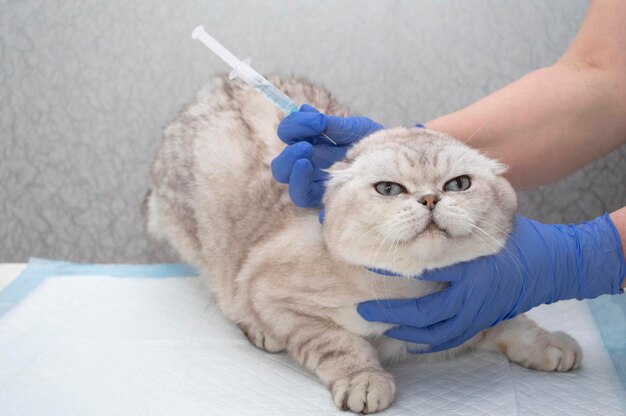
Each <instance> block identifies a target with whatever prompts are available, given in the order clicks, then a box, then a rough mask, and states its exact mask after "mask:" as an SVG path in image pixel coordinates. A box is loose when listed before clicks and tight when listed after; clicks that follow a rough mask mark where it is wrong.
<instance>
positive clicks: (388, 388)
mask: <svg viewBox="0 0 626 416" xmlns="http://www.w3.org/2000/svg"><path fill="white" fill-rule="evenodd" d="M331 392H332V394H333V401H334V402H335V405H336V406H337V407H338V408H340V409H341V410H351V411H353V412H357V413H363V414H367V413H376V412H379V411H381V410H384V409H386V408H387V407H388V406H389V405H390V404H391V402H392V400H393V398H394V396H395V393H396V385H395V383H394V381H393V377H392V376H391V374H389V373H387V372H385V371H382V370H364V371H360V372H358V373H355V374H353V375H350V376H348V377H345V378H342V379H339V380H337V381H336V382H334V383H333V385H332V386H331Z"/></svg>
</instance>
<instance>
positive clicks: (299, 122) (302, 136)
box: [278, 107, 326, 144]
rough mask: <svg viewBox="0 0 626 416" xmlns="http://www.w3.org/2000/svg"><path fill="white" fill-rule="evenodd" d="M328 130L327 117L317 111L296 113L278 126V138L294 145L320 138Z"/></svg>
mask: <svg viewBox="0 0 626 416" xmlns="http://www.w3.org/2000/svg"><path fill="white" fill-rule="evenodd" d="M311 108H312V107H311ZM325 129H326V116H325V115H324V114H322V113H320V112H316V111H308V110H307V111H295V112H293V113H291V114H289V115H288V116H287V117H285V118H284V119H283V120H282V121H281V122H280V124H279V125H278V137H280V139H281V140H282V141H283V142H285V143H287V144H293V143H296V142H300V141H303V140H306V139H309V138H314V137H317V136H319V134H320V133H322V132H323V131H324V130H325Z"/></svg>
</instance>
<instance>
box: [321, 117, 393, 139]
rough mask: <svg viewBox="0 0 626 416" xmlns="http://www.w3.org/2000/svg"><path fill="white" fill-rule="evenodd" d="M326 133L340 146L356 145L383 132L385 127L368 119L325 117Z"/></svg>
mask: <svg viewBox="0 0 626 416" xmlns="http://www.w3.org/2000/svg"><path fill="white" fill-rule="evenodd" d="M324 117H325V119H326V120H325V121H326V126H325V127H326V129H325V130H324V133H326V134H327V135H328V136H329V137H330V138H331V139H333V140H334V141H335V142H336V143H337V144H339V145H342V144H343V145H345V144H351V143H354V142H356V141H358V140H360V139H362V138H363V137H365V136H367V135H369V134H371V133H374V132H375V131H378V130H382V129H383V126H382V125H380V124H378V123H376V122H375V121H372V120H370V119H369V118H367V117H336V116H324Z"/></svg>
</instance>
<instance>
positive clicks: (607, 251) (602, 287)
mask: <svg viewBox="0 0 626 416" xmlns="http://www.w3.org/2000/svg"><path fill="white" fill-rule="evenodd" d="M555 227H557V228H556V229H555V230H556V231H557V232H558V233H560V235H561V237H560V238H561V241H560V244H558V245H556V246H555V247H554V248H555V249H556V250H558V252H553V253H552V255H553V256H554V258H556V259H557V261H556V262H555V264H554V266H555V269H554V272H555V283H556V284H555V292H554V293H553V296H552V297H553V299H551V301H552V302H554V301H557V300H564V299H572V298H576V299H591V298H595V297H598V296H600V295H604V294H618V293H621V288H620V286H621V283H622V280H623V279H624V273H626V265H625V264H624V255H623V253H622V245H621V241H620V238H619V235H618V233H617V230H616V228H615V225H614V224H613V222H612V221H611V219H610V217H609V215H608V214H604V215H602V216H600V217H598V218H596V219H594V220H592V221H589V222H583V223H581V224H576V225H573V224H570V225H557V226H555Z"/></svg>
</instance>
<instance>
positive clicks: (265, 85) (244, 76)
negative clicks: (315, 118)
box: [191, 26, 337, 146]
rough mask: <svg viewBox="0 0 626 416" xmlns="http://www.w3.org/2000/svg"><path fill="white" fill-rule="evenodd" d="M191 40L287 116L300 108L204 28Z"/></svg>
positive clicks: (323, 134)
mask: <svg viewBox="0 0 626 416" xmlns="http://www.w3.org/2000/svg"><path fill="white" fill-rule="evenodd" d="M191 38H192V39H197V40H199V41H200V42H202V43H203V44H204V45H205V46H206V47H207V48H209V49H211V50H212V51H213V52H214V53H215V54H216V55H217V56H219V57H220V58H222V59H223V60H224V61H225V62H226V63H227V64H228V65H230V67H231V68H232V69H233V70H232V71H230V75H229V78H230V79H234V78H240V79H241V80H242V81H244V82H245V83H246V84H248V85H250V86H251V87H252V88H254V89H255V90H257V91H258V92H260V93H261V94H263V96H264V97H265V98H267V99H268V100H269V101H270V102H271V103H272V104H274V105H275V106H276V107H278V108H280V109H281V110H283V111H284V112H285V114H291V113H293V112H294V111H298V106H297V105H296V103H294V102H293V100H292V99H291V98H289V97H288V96H287V95H285V93H283V92H282V91H281V90H279V89H278V88H276V86H275V85H274V84H272V83H271V82H269V81H268V80H267V79H266V78H265V77H264V76H263V75H261V74H259V73H258V72H256V71H255V70H254V69H252V67H251V66H250V65H249V62H245V61H241V60H239V59H238V58H237V57H236V56H235V55H233V54H232V53H231V52H230V51H229V50H228V49H226V48H225V47H224V46H222V44H221V43H219V42H218V41H216V40H215V39H214V38H213V36H211V35H209V34H208V33H206V31H205V30H204V27H203V26H198V27H196V28H195V29H194V30H193V32H192V34H191ZM320 135H321V136H323V137H324V138H326V139H327V140H328V141H329V142H331V143H332V144H334V145H335V146H336V145H337V143H336V142H335V141H334V140H333V139H331V138H330V137H328V136H327V135H326V134H325V133H324V132H322V133H320Z"/></svg>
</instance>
